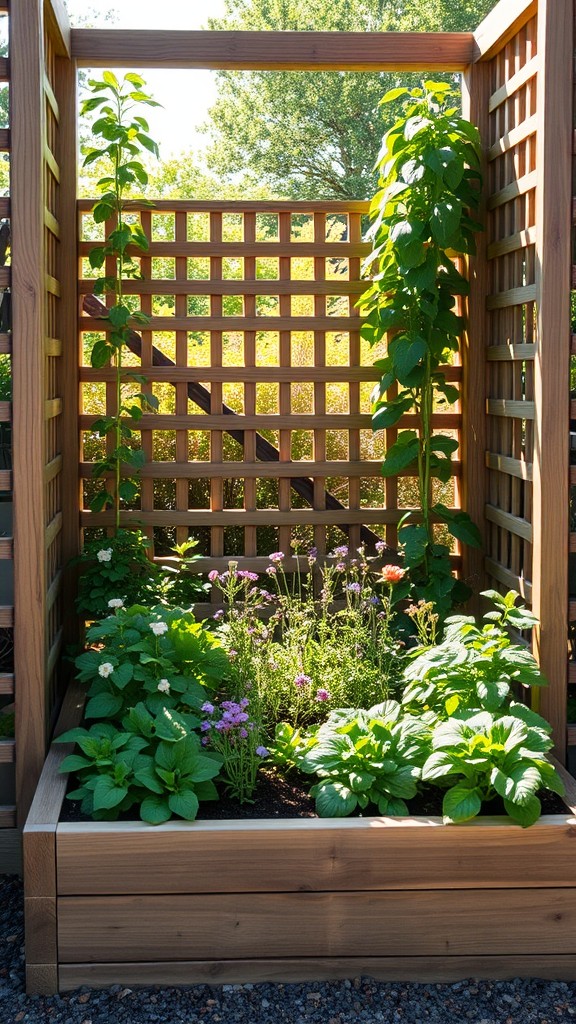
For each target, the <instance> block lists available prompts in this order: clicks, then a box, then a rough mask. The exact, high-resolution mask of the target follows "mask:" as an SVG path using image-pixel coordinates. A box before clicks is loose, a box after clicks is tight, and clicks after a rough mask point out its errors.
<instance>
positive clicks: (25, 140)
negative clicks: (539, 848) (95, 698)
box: [10, 0, 46, 821]
mask: <svg viewBox="0 0 576 1024" xmlns="http://www.w3.org/2000/svg"><path fill="white" fill-rule="evenodd" d="M40 7H41V5H40V3H39V0H35V2H34V3H28V4H16V5H15V7H14V10H13V11H12V14H11V45H12V49H13V52H14V53H18V60H17V61H14V66H13V67H12V80H11V86H10V99H11V106H12V114H13V125H12V154H11V171H12V174H11V179H12V196H11V205H12V222H11V229H12V282H13V289H12V323H13V331H12V334H13V355H12V388H13V403H14V416H13V446H12V447H13V455H12V458H13V480H14V507H15V517H14V518H15V522H14V548H15V564H14V600H15V604H16V622H15V626H16V628H15V633H14V664H15V671H16V675H17V678H18V702H17V704H16V736H17V739H18V748H19V757H18V761H17V765H16V801H17V805H18V809H19V815H20V818H19V820H20V821H23V820H24V818H25V816H26V813H27V810H28V807H29V806H30V802H31V799H32V795H33V793H34V788H35V786H36V782H37V780H38V778H39V776H40V772H41V770H42V764H43V761H44V754H45V723H46V685H45V678H44V670H45V651H44V646H45V644H44V637H45V616H44V611H45V604H44V600H45V599H44V594H45V589H46V587H45V564H44V563H45V558H44V540H43V534H44V521H45V518H44V483H43V477H42V469H43V463H44V458H43V451H44V415H43V413H44V353H43V338H44V333H45V330H44V306H45V302H44V209H45V206H46V202H45V195H44V173H43V140H42V133H41V126H42V124H43V116H44V115H43V103H44V98H43V74H44V70H43V49H44V45H43V25H42V22H43V19H42V10H41V9H40ZM19 509H22V510H25V514H24V515H22V514H20V513H19Z"/></svg>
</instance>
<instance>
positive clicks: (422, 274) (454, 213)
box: [359, 82, 481, 616]
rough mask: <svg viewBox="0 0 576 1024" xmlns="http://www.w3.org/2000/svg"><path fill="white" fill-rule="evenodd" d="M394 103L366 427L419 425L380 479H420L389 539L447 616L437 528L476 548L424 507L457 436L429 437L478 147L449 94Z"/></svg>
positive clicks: (461, 280)
mask: <svg viewBox="0 0 576 1024" xmlns="http://www.w3.org/2000/svg"><path fill="white" fill-rule="evenodd" d="M402 97H406V100H407V102H406V105H405V112H404V115H403V116H402V117H401V118H400V119H399V120H398V121H396V123H395V124H394V125H393V126H392V128H390V130H389V131H388V133H387V134H386V136H385V139H384V142H383V145H382V150H381V152H380V156H379V158H378V167H379V169H380V179H379V189H378V192H377V193H376V195H375V197H374V199H373V201H372V205H371V211H370V212H371V217H372V224H371V227H370V230H369V238H370V240H371V242H372V246H373V250H372V253H371V255H370V256H369V257H368V260H367V261H366V268H367V269H369V270H370V271H371V273H372V277H373V281H372V284H371V285H370V287H369V288H368V290H367V291H366V292H365V294H364V295H363V296H362V298H361V300H360V303H359V305H360V306H361V308H362V312H363V315H364V316H365V318H366V319H365V323H364V325H363V328H362V334H363V337H364V338H365V339H366V340H367V341H368V342H369V343H370V345H375V344H377V343H378V342H381V341H382V340H383V339H384V338H386V337H387V338H388V343H387V353H386V356H385V358H383V359H380V360H377V361H376V362H375V366H377V367H378V368H379V369H380V370H381V372H382V377H381V380H380V382H379V384H378V385H377V386H376V388H375V389H374V393H373V419H372V424H373V429H374V430H375V431H377V430H384V429H387V428H390V427H394V426H396V424H400V425H401V421H402V418H403V417H404V416H405V415H406V414H415V416H416V419H417V429H415V430H413V429H410V430H400V431H399V433H398V437H397V440H396V441H395V442H394V444H392V445H391V446H390V447H389V448H388V451H387V452H386V457H385V459H384V463H383V467H382V471H383V474H384V476H396V475H397V474H398V473H400V472H406V471H408V473H412V474H413V475H414V476H416V477H417V480H418V492H419V503H420V510H419V511H418V512H417V513H409V514H408V515H407V516H406V517H405V518H404V520H403V522H402V523H401V526H400V529H399V532H398V539H399V543H400V545H401V546H402V548H403V550H404V554H405V564H406V567H407V568H408V569H409V571H410V576H411V579H412V582H413V584H414V586H415V593H416V596H417V597H418V598H424V599H425V600H430V599H431V600H433V601H434V602H435V604H436V610H437V611H438V612H439V613H440V615H441V616H444V615H446V613H447V612H448V611H449V610H450V609H451V607H452V606H453V605H454V603H456V602H457V601H459V600H461V599H462V598H463V597H464V596H465V593H466V591H465V589H464V588H463V585H462V584H461V583H460V582H459V581H457V580H456V579H455V578H454V577H453V575H452V572H451V566H450V551H449V548H448V547H447V546H446V545H444V544H440V543H437V540H436V538H435V535H434V524H435V523H436V522H438V521H439V522H440V523H443V524H444V525H445V527H446V528H447V529H448V531H449V533H450V534H451V535H452V536H453V537H455V538H456V539H457V540H459V541H462V542H464V543H467V544H472V545H479V543H480V536H479V533H478V530H477V528H476V526H475V525H474V524H473V523H472V521H471V520H470V518H469V516H468V515H467V514H466V513H464V512H458V511H456V512H455V511H452V510H451V509H449V508H448V507H447V506H446V505H445V504H443V503H442V502H440V501H436V502H434V501H433V481H435V480H437V481H440V482H441V483H442V484H447V483H448V481H449V480H450V477H451V473H452V467H451V458H452V456H453V455H454V453H455V452H456V450H457V448H458V442H457V441H456V439H455V438H454V437H451V436H449V435H447V434H437V433H435V431H434V414H435V412H436V411H437V410H441V409H444V408H446V407H448V406H450V405H453V404H454V403H455V402H456V401H457V400H458V398H459V390H458V388H457V387H455V386H454V384H452V383H450V382H449V380H448V377H447V374H446V372H445V370H444V369H443V367H444V365H445V364H446V363H447V362H448V361H449V360H450V359H452V358H453V355H454V353H457V352H458V349H459V336H460V334H461V332H462V330H463V327H464V320H463V318H462V317H461V316H460V315H458V313H457V312H456V311H455V306H456V298H457V296H464V295H466V294H467V293H468V290H469V286H468V282H467V280H466V279H465V277H464V276H463V275H462V274H461V273H460V270H459V269H457V267H456V264H455V262H454V259H455V257H458V256H465V255H467V254H469V253H473V252H474V246H475V243H474V233H475V232H476V231H477V230H479V227H480V225H479V224H478V223H476V222H475V221H474V220H473V218H472V217H471V215H470V211H473V210H475V209H477V207H478V205H479V185H480V183H481V175H480V172H479V166H480V156H479V151H480V139H479V135H478V130H477V129H476V128H475V127H474V126H473V125H472V124H470V123H469V122H468V121H466V120H464V119H463V118H462V117H461V116H460V115H459V113H458V108H457V107H456V106H450V103H451V102H452V95H451V92H450V87H449V85H447V84H444V83H435V82H426V83H425V84H424V87H423V88H421V89H411V90H409V89H393V90H392V91H391V92H388V93H387V94H386V96H385V97H384V99H383V101H382V102H383V103H390V102H393V101H397V100H398V99H399V98H402Z"/></svg>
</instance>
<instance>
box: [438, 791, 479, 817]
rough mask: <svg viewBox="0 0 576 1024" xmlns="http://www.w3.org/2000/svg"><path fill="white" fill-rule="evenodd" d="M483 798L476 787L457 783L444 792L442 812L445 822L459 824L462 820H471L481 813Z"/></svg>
mask: <svg viewBox="0 0 576 1024" xmlns="http://www.w3.org/2000/svg"><path fill="white" fill-rule="evenodd" d="M481 808H482V799H481V796H480V791H479V790H478V789H477V788H476V787H474V788H473V789H470V788H469V787H468V786H463V785H457V786H453V787H452V789H449V790H448V792H447V793H445V794H444V799H443V801H442V814H443V817H444V823H445V824H458V823H459V822H461V821H470V819H471V818H475V817H476V815H477V814H479V813H480V810H481Z"/></svg>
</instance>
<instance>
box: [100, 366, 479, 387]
mask: <svg viewBox="0 0 576 1024" xmlns="http://www.w3.org/2000/svg"><path fill="white" fill-rule="evenodd" d="M133 372H134V367H127V368H126V369H125V373H124V375H123V376H124V379H125V380H126V381H129V380H130V374H131V373H133ZM443 373H444V374H445V376H446V380H449V381H452V382H455V381H461V380H462V367H461V366H448V367H446V368H444V369H443ZM381 376H382V374H381V371H380V370H379V369H377V367H374V366H287V367H282V366H257V367H251V366H206V367H204V366H203V367H201V368H200V367H196V368H193V367H189V366H175V367H174V368H172V367H171V366H154V367H151V368H148V367H147V368H146V378H147V380H149V381H164V382H167V383H169V384H177V383H187V382H188V381H191V380H202V382H203V383H205V384H209V383H211V382H213V381H216V382H217V383H230V384H236V383H237V382H238V381H239V380H242V381H243V382H244V383H246V382H249V383H255V384H256V383H257V384H264V383H274V382H276V381H280V382H284V383H300V382H306V381H312V382H320V383H323V384H324V383H325V384H328V383H341V384H348V383H349V382H350V381H375V380H380V377H381ZM112 380H115V376H114V369H113V368H112V367H104V368H103V369H100V370H94V369H92V367H88V366H83V367H81V369H80V381H81V382H82V383H84V382H92V381H95V382H101V381H104V382H109V381H112Z"/></svg>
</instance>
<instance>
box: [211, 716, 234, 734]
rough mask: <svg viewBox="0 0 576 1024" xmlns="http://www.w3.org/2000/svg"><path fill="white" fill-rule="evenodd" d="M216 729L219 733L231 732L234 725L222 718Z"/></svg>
mask: <svg viewBox="0 0 576 1024" xmlns="http://www.w3.org/2000/svg"><path fill="white" fill-rule="evenodd" d="M215 728H216V729H217V731H218V732H230V729H231V728H232V725H231V723H230V722H225V721H224V719H223V718H222V719H221V720H220V721H219V722H216V726H215Z"/></svg>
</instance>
